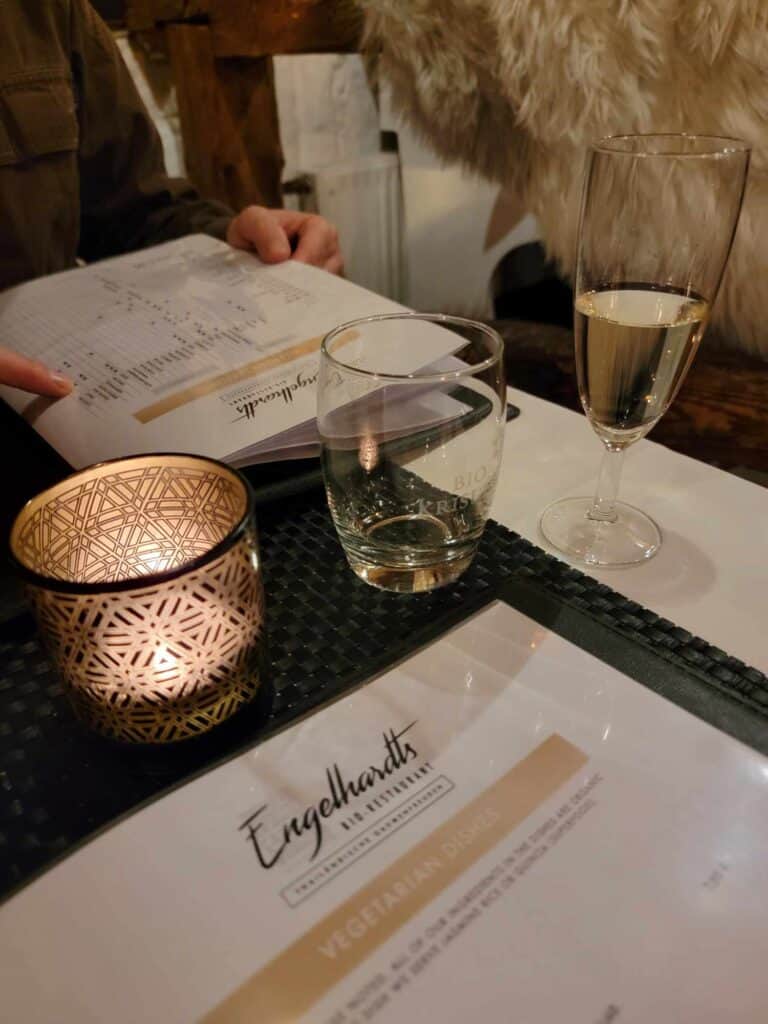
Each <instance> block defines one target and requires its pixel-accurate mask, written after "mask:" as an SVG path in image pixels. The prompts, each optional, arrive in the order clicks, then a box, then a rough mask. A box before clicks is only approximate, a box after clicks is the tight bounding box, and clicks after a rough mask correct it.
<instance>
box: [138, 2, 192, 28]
mask: <svg viewBox="0 0 768 1024" xmlns="http://www.w3.org/2000/svg"><path fill="white" fill-rule="evenodd" d="M208 7H209V0H126V4H125V8H126V10H125V21H126V25H127V27H128V30H129V31H130V32H144V31H146V30H147V29H150V28H155V27H156V26H157V25H164V24H166V23H167V22H170V21H193V20H195V21H199V20H202V19H204V18H205V17H207V15H208Z"/></svg>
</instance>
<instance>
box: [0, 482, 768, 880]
mask: <svg viewBox="0 0 768 1024" xmlns="http://www.w3.org/2000/svg"><path fill="white" fill-rule="evenodd" d="M259 527H260V533H261V545H262V554H263V562H264V572H265V582H266V588H267V595H268V632H269V650H268V657H267V662H268V668H267V673H266V675H267V678H268V680H269V687H268V688H267V687H265V689H264V694H263V697H262V699H261V701H260V702H259V703H258V704H257V705H255V706H253V707H252V708H250V709H248V710H247V711H246V712H244V713H242V714H241V715H240V716H239V717H238V718H237V719H235V720H233V721H232V722H231V723H230V724H228V725H226V726H224V727H222V728H220V729H219V730H218V731H216V732H214V733H212V734H211V735H210V736H208V737H206V738H204V739H201V740H195V741H191V742H189V743H187V744H183V745H180V746H178V747H174V748H169V749H166V750H159V751H156V750H136V749H128V748H124V747H118V746H115V745H111V744H108V743H106V742H103V741H101V740H99V739H98V738H97V737H95V736H93V735H91V734H89V733H87V732H85V731H84V730H82V729H81V728H80V727H79V725H78V724H77V723H76V721H75V720H74V718H73V717H72V715H71V713H70V711H69V707H68V705H67V704H66V701H65V699H64V697H63V695H62V692H61V688H60V685H59V683H58V680H57V678H56V675H55V673H54V671H53V670H52V669H51V667H50V665H49V663H48V662H47V660H46V658H45V655H44V654H43V652H42V651H41V649H40V647H39V645H38V642H37V640H36V638H35V633H34V625H33V623H32V621H31V619H30V618H29V617H27V616H17V617H16V618H14V619H11V620H10V621H8V622H6V623H5V624H4V625H3V626H2V633H0V894H2V893H7V892H8V891H9V890H11V889H13V888H15V887H16V886H18V885H19V884H21V883H22V882H24V881H25V880H27V879H29V878H30V877H31V876H32V875H34V874H35V873H36V872H38V871H39V870H40V869H42V868H44V867H45V866H47V865H49V864H50V863H51V862H52V861H53V860H55V859H56V858H57V857H58V856H59V855H61V854H62V853H64V852H65V851H67V850H68V849H70V848H71V847H72V846H73V845H75V844H77V843H78V842H80V841H82V840H83V839H84V838H85V837H87V836H89V835H92V834H93V833H94V832H96V831H97V830H99V829H100V828H102V827H103V826H105V825H106V824H108V823H109V822H111V821H114V820H115V819H116V818H118V817H120V816H121V815H124V814H126V813H128V812H129V811H130V810H132V809H135V808H136V807H137V806H138V805H140V804H141V803H143V802H145V801H147V800H149V799H151V798H152V797H154V796H156V795H157V794H158V793H160V792H162V791H163V790H165V789H167V788H169V787H171V786H173V785H175V784H177V783H178V782H180V781H181V780H183V779H185V778H188V777H190V776H191V775H193V774H195V773H197V772H200V771H202V770H204V769H205V768H206V767H210V765H211V764H213V763H215V762H217V761H219V760H221V759H222V758H225V757H227V756H229V755H230V754H232V753H233V752H234V751H236V750H237V749H239V748H241V747H243V746H245V745H248V744H251V743H253V742H255V741H256V740H258V739H261V738H263V737H264V736H266V735H268V734H269V733H271V732H273V731H275V730H276V729H277V728H279V727H281V726H282V725H284V724H285V723H287V722H289V721H291V720H292V719H294V718H296V717H298V716H300V715H302V714H304V713H306V712H307V711H309V710H311V709H312V708H314V707H317V706H318V705H320V704H321V703H323V702H325V701H327V700H329V699H330V698H332V697H334V696H336V695H338V694H339V693H342V692H344V691H345V690H348V689H350V688H351V687H352V686H354V685H355V684H357V683H359V682H362V681H363V680H364V679H366V678H368V677H370V676H371V675H373V674H374V673H376V672H378V671H380V670H381V669H382V668H384V667H386V666H387V665H391V664H393V663H394V662H396V661H397V660H399V659H400V658H402V657H404V656H405V655H406V654H407V653H409V652H410V651H412V650H413V649H414V648H416V647H418V646H419V645H421V644H423V643H424V642H426V641H427V640H429V639H431V638H432V637H434V636H436V635H438V634H439V633H441V632H443V631H444V630H445V629H447V628H449V627H450V626H451V625H452V624H454V623H455V622H458V621H460V620H461V619H463V618H465V617H466V616H467V615H469V614H471V613H472V612H473V611H474V610H476V609H477V608H479V607H481V606H482V605H484V604H485V603H486V602H488V601H489V600H491V599H492V598H493V597H494V596H495V595H496V594H497V593H498V590H499V587H500V585H501V584H503V583H505V582H508V581H509V580H510V579H513V580H515V579H516V580H518V581H522V582H523V583H524V585H525V586H527V587H529V588H532V589H533V590H534V591H536V592H538V593H540V594H542V595H545V596H546V598H547V600H548V602H549V605H550V607H555V609H563V610H565V611H567V612H568V614H569V615H570V616H571V618H573V617H574V616H576V618H578V619H579V620H583V621H584V622H586V623H587V628H586V629H585V630H584V631H583V632H584V637H583V638H582V637H580V636H579V635H576V636H571V638H572V639H575V640H576V642H578V643H582V645H583V646H585V647H587V649H592V650H593V651H594V652H595V653H597V654H601V651H602V648H601V644H605V646H606V649H607V648H608V647H611V646H613V647H615V646H616V644H617V643H619V644H620V645H621V646H622V649H624V650H625V651H626V650H629V651H630V656H629V658H628V659H627V658H626V657H625V658H624V663H623V664H622V667H624V668H625V670H627V671H629V672H630V674H635V676H636V678H638V679H641V681H642V682H644V683H645V684H646V685H649V686H651V687H653V688H654V689H657V690H659V692H662V693H665V695H666V696H669V697H671V699H673V700H677V701H678V703H681V704H683V705H684V706H687V707H689V708H690V710H693V711H695V712H696V713H697V714H700V715H701V716H702V717H704V718H707V719H708V720H710V721H713V722H714V723H715V724H716V725H718V726H719V727H720V728H722V729H724V730H725V731H728V732H731V733H733V734H735V735H740V736H741V738H744V739H746V741H747V742H752V743H753V745H755V746H761V745H762V744H761V743H760V742H759V740H757V741H756V740H755V736H756V735H762V734H763V733H765V735H767V736H768V729H766V727H765V726H766V723H767V722H768V679H766V676H765V675H764V674H763V673H761V672H758V671H757V670H755V669H752V668H749V667H748V666H745V665H743V664H742V663H741V662H739V661H738V660H736V659H735V658H731V657H729V656H728V655H726V654H724V653H723V652H722V651H719V650H717V649H716V648H714V647H712V646H710V645H709V644H707V643H706V642H705V641H703V640H700V639H698V638H696V637H693V636H691V635H690V634H689V633H687V632H686V631H685V630H683V629H679V628H678V627H676V626H675V625H674V624H673V623H671V622H668V621H666V620H664V619H661V618H659V617H658V616H657V615H655V614H654V613H653V612H650V611H647V610H645V609H643V608H641V607H639V606H638V605H637V604H635V603H634V602H632V601H629V600H627V599H626V598H624V597H622V596H621V595H619V594H616V593H615V592H613V591H612V590H610V588H608V587H607V586H604V585H603V584H600V583H598V582H596V581H595V580H592V579H591V578H589V577H586V576H584V575H583V574H581V573H579V572H578V571H577V570H575V569H572V568H570V567H568V566H566V565H565V564H564V563H562V562H560V561H558V560H557V559H554V558H552V557H551V556H549V555H547V554H546V553H545V552H543V551H542V550H541V549H539V548H537V547H536V546H535V545H533V544H531V543H529V542H528V541H525V540H523V539H522V538H520V537H518V536H516V535H515V534H513V533H511V532H509V531H508V530H506V529H504V528H503V527H502V526H499V525H498V524H496V523H491V524H489V526H488V529H487V531H486V534H485V536H484V538H483V542H482V545H481V548H480V551H479V553H478V556H477V558H476V560H475V562H474V564H473V566H472V567H471V569H470V570H469V571H468V572H467V573H466V574H465V576H464V577H463V578H462V579H461V580H460V581H459V582H458V583H457V584H455V585H454V586H452V587H449V588H446V589H443V590H439V591H436V592H434V593H432V594H428V595H419V596H412V597H403V596H399V595H393V594H387V593H383V592H381V591H377V590H374V589H372V588H370V587H368V586H366V585H365V584H363V583H361V582H360V581H358V580H357V579H356V578H355V577H354V576H353V575H352V573H351V572H350V571H349V569H348V568H347V566H346V563H345V561H344V559H343V556H342V553H341V549H340V548H339V545H338V542H337V540H336V535H335V533H334V530H333V526H332V524H331V521H330V518H329V516H328V512H327V509H326V505H325V496H324V494H323V492H322V491H317V490H313V491H311V492H309V493H305V494H301V495H293V496H291V497H287V496H283V500H282V501H280V502H279V503H274V504H271V505H267V506H263V507H261V508H260V509H259ZM535 604H536V602H533V605H532V606H531V607H532V608H533V606H534V605H535ZM518 606H520V605H518ZM523 610H529V609H527V608H526V607H525V603H524V604H523ZM530 613H531V614H533V615H534V617H536V612H535V610H531V612H530ZM555 618H557V614H556V615H555ZM542 621H543V620H542ZM548 624H549V625H552V621H551V614H550V621H548ZM596 625H597V626H599V631H598V634H597V639H594V630H595V626H596ZM554 628H557V624H556V623H555V624H554ZM579 628H580V627H578V625H577V629H576V632H577V634H578V629H579ZM606 630H607V631H608V632H606ZM590 631H591V633H592V640H591V641H590V636H589V634H590ZM572 632H573V630H571V633H572ZM601 637H602V639H600V638H601ZM606 637H607V640H606ZM632 651H637V652H643V656H644V657H646V660H647V656H648V655H649V652H650V654H651V655H652V657H651V671H650V672H649V671H648V670H647V668H646V670H645V672H644V674H643V673H640V672H638V673H634V672H633V671H632V657H631V652H632ZM640 660H642V659H640ZM670 673H671V675H670ZM672 677H674V678H672ZM678 678H683V682H684V685H683V686H682V688H681V687H679V686H676V685H672V684H673V683H675V680H676V679H678ZM665 679H666V680H667V682H669V680H670V679H672V683H670V684H669V685H665ZM686 693H688V696H686ZM745 722H746V723H747V725H746V727H745V726H744V723H745ZM756 730H757V731H756Z"/></svg>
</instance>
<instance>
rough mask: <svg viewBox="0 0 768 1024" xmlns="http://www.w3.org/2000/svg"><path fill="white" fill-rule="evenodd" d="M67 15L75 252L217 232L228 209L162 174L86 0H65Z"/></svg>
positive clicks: (135, 102)
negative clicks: (76, 133)
mask: <svg viewBox="0 0 768 1024" xmlns="http://www.w3.org/2000/svg"><path fill="white" fill-rule="evenodd" d="M71 17H72V36H71V61H72V72H73V82H74V87H75V102H76V106H77V116H78V122H79V129H80V139H79V145H78V162H79V176H80V244H79V250H78V253H79V255H80V256H81V257H82V258H83V259H85V260H95V259H100V258H101V257H104V256H110V255H115V254H118V253H122V252H128V251H130V250H132V249H138V248H142V247H144V246H148V245H153V244H155V243H158V242H162V241H166V240H168V239H171V238H178V237H180V236H181V235H186V234H191V233H193V232H198V231H200V232H206V233H209V234H214V235H216V236H218V237H224V234H225V232H226V227H227V224H228V222H229V220H230V218H231V217H232V211H230V210H228V209H227V207H225V206H223V205H222V204H220V203H214V202H208V201H205V200H203V199H201V198H200V197H199V196H198V195H197V193H196V192H195V191H194V189H193V188H192V186H191V185H190V184H189V182H188V181H185V180H184V179H181V178H169V177H168V175H167V174H166V171H165V166H164V162H163V155H162V149H161V144H160V138H159V136H158V133H157V131H156V129H155V127H154V125H153V124H152V121H151V119H150V117H149V115H148V113H147V111H146V108H145V107H144V104H143V103H142V101H141V98H140V97H139V95H138V92H137V90H136V87H135V86H134V83H133V81H132V79H131V76H130V73H129V71H128V69H127V68H126V66H125V64H124V62H123V60H122V58H121V56H120V53H119V51H118V49H117V47H116V45H115V42H114V40H113V38H112V35H111V33H110V31H109V30H108V29H107V27H106V26H105V25H104V23H103V22H102V21H101V19H100V18H99V17H98V15H96V13H95V12H94V11H93V9H92V8H91V6H90V5H89V4H88V3H87V0H72V11H71Z"/></svg>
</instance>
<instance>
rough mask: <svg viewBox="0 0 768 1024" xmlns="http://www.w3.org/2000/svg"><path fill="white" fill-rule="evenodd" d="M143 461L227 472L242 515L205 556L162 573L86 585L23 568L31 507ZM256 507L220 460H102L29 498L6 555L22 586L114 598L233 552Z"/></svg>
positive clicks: (176, 455) (174, 455) (173, 455)
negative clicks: (20, 544) (22, 540)
mask: <svg viewBox="0 0 768 1024" xmlns="http://www.w3.org/2000/svg"><path fill="white" fill-rule="evenodd" d="M142 459H149V460H152V459H158V460H160V459H184V460H186V461H189V460H192V461H193V462H198V463H205V464H207V465H209V466H216V467H217V469H224V470H226V471H227V473H229V474H230V475H231V476H232V477H233V478H234V479H235V480H236V481H237V482H238V483H239V484H240V486H241V487H242V489H243V495H244V498H245V507H244V509H243V512H242V515H241V516H240V518H239V519H238V520H237V522H236V523H234V525H233V526H232V527H231V528H230V529H229V530H228V531H227V533H226V535H225V536H224V537H222V538H221V540H220V541H217V542H216V543H215V544H214V545H213V546H212V547H210V548H209V549H208V550H207V551H206V552H205V553H204V554H202V555H195V557H194V558H189V559H187V560H186V561H184V562H182V563H181V565H176V566H174V567H173V568H172V569H164V570H162V571H161V572H153V573H147V574H146V575H142V576H128V577H126V578H125V579H120V580H104V581H103V582H95V583H89V582H85V581H83V582H77V581H76V580H62V579H59V578H58V577H56V576H46V575H45V574H44V573H41V572H37V571H36V570H35V569H30V567H29V566H28V565H25V564H24V562H22V560H21V558H20V557H19V556H18V555H17V553H16V550H15V540H16V535H17V530H18V527H19V525H20V523H21V522H22V518H25V517H26V516H27V515H28V513H29V512H30V511H31V506H33V505H39V504H42V503H43V501H44V500H46V499H50V497H52V496H53V495H54V493H55V492H56V491H57V490H59V489H60V488H61V487H62V486H63V485H64V484H67V483H69V482H71V481H73V480H76V479H77V477H81V476H84V475H85V474H86V473H92V472H93V471H94V470H96V469H101V468H102V467H105V466H118V465H120V464H129V463H132V462H139V461H140V460H142ZM255 507H256V500H255V496H254V493H253V488H252V487H251V485H250V483H249V481H248V480H247V478H246V477H245V476H244V475H243V474H242V473H241V472H240V471H239V470H237V469H235V468H234V467H233V466H229V465H227V463H226V462H222V461H221V460H220V459H213V458H210V457H209V456H207V455H195V454H193V453H190V452H143V453H138V454H135V455H124V456H118V457H117V458H114V459H104V460H102V461H101V462H94V463H92V464H91V465H89V466H84V467H83V468H82V469H78V470H76V471H75V472H74V473H69V474H68V475H67V476H65V477H64V478H63V479H62V480H59V481H57V482H56V483H55V484H51V486H50V487H46V488H45V490H42V491H40V492H39V493H38V494H36V495H34V497H32V498H30V499H29V501H27V502H25V503H24V505H22V507H21V508H20V509H19V511H18V513H17V514H16V516H15V517H14V520H13V525H12V526H11V530H10V534H9V536H8V541H7V551H8V556H9V560H10V562H11V566H12V568H13V570H14V572H15V573H16V575H17V576H19V577H20V578H21V579H22V580H23V581H24V582H25V583H27V584H30V585H32V586H35V587H39V588H40V589H41V590H52V591H55V592H57V593H64V594H115V593H120V592H122V591H127V590H144V589H146V588H149V587H155V586H160V585H161V584H163V583H170V582H172V581H173V580H176V579H179V577H181V576H185V575H186V574H187V573H189V572H194V571H195V570H197V569H201V568H203V567H204V566H205V565H207V564H208V563H209V562H213V561H215V560H216V559H217V558H219V557H220V556H221V555H223V554H226V552H227V551H229V550H230V549H231V548H233V547H234V546H235V544H237V543H238V542H239V541H240V539H241V538H242V536H243V534H244V533H245V530H246V527H247V525H248V523H249V521H250V520H251V519H252V517H253V514H254V511H255Z"/></svg>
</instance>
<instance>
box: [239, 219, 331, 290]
mask: <svg viewBox="0 0 768 1024" xmlns="http://www.w3.org/2000/svg"><path fill="white" fill-rule="evenodd" d="M227 241H228V242H229V244H230V245H231V246H233V247H234V248H235V249H249V250H252V251H253V250H255V251H256V255H257V256H258V257H259V259H260V260H263V261H264V263H282V262H283V260H288V259H291V257H292V258H293V259H295V260H298V261H299V262H300V263H309V264H311V265H312V266H313V267H320V268H321V269H322V270H327V271H328V272H329V273H331V274H341V273H342V271H343V270H344V260H343V259H342V255H341V249H340V248H339V235H338V232H337V231H336V228H335V227H334V226H333V224H331V223H330V221H327V220H326V219H325V218H324V217H320V216H319V215H318V214H316V213H301V212H299V211H298V210H268V209H267V208H266V207H265V206H246V208H245V209H244V210H241V212H240V213H238V215H237V216H236V217H233V218H232V220H231V221H230V222H229V227H228V228H227Z"/></svg>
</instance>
